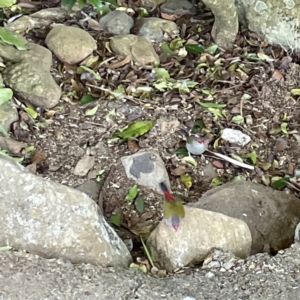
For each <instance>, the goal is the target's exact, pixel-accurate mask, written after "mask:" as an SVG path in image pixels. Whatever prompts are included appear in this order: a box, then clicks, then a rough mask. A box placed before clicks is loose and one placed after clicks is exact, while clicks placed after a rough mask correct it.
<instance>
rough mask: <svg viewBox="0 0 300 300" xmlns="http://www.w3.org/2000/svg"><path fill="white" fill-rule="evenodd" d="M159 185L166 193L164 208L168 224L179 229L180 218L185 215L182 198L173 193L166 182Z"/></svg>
mask: <svg viewBox="0 0 300 300" xmlns="http://www.w3.org/2000/svg"><path fill="white" fill-rule="evenodd" d="M159 185H160V188H161V190H162V191H163V193H164V195H165V201H164V208H163V214H164V219H165V221H166V223H167V225H168V226H172V227H173V228H174V229H175V230H176V231H177V230H178V228H179V225H180V220H181V219H183V218H184V216H185V212H184V207H183V205H182V202H181V200H180V199H179V198H177V197H174V196H173V195H172V194H171V192H170V191H169V189H168V188H167V186H166V184H165V183H164V182H161V183H160V184H159Z"/></svg>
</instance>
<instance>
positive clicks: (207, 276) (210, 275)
mask: <svg viewBox="0 0 300 300" xmlns="http://www.w3.org/2000/svg"><path fill="white" fill-rule="evenodd" d="M205 277H206V278H213V277H215V273H213V272H208V273H206V274H205Z"/></svg>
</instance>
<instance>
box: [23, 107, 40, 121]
mask: <svg viewBox="0 0 300 300" xmlns="http://www.w3.org/2000/svg"><path fill="white" fill-rule="evenodd" d="M25 111H26V112H27V113H28V114H29V115H30V116H31V117H32V118H33V119H36V118H37V116H38V113H37V112H36V110H35V109H34V108H33V107H25Z"/></svg>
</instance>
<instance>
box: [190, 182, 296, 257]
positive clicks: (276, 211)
mask: <svg viewBox="0 0 300 300" xmlns="http://www.w3.org/2000/svg"><path fill="white" fill-rule="evenodd" d="M189 206H192V207H198V208H202V209H206V210H210V211H214V212H219V213H222V214H225V215H227V216H230V217H233V218H238V219H240V220H243V221H244V222H246V223H247V224H248V226H249V229H250V231H251V235H252V248H251V254H255V253H259V252H270V251H278V250H281V249H284V248H286V247H289V245H291V244H292V243H293V241H294V234H295V228H296V226H297V224H298V223H299V222H300V201H299V199H298V198H297V197H295V196H292V195H289V194H286V193H284V192H280V191H277V190H274V189H272V188H269V187H265V186H263V185H260V184H256V183H253V182H250V181H246V182H244V181H241V182H234V183H227V184H225V185H222V186H219V187H216V188H214V189H212V190H210V191H208V192H207V193H205V194H204V195H203V196H202V197H201V199H200V200H199V201H198V202H196V203H193V204H189Z"/></svg>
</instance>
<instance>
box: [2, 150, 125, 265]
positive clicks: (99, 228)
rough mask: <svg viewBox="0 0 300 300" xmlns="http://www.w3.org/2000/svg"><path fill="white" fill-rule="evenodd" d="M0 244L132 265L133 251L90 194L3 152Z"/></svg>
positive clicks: (76, 259) (82, 259)
mask: <svg viewBox="0 0 300 300" xmlns="http://www.w3.org/2000/svg"><path fill="white" fill-rule="evenodd" d="M0 170H1V173H0V191H1V193H0V227H1V232H0V245H1V246H2V245H10V246H12V247H14V248H17V249H24V250H27V251H29V252H32V253H35V254H38V255H41V256H43V257H47V258H52V257H54V258H64V259H68V260H70V261H71V262H73V263H81V262H89V263H92V264H96V265H101V266H108V265H115V266H123V267H127V266H128V264H129V262H130V261H131V257H130V254H129V252H128V250H127V248H126V246H125V245H124V243H123V242H122V241H121V240H120V239H119V237H118V236H117V234H116V233H115V232H114V230H113V229H112V228H111V227H110V226H109V225H108V224H107V223H106V221H105V219H104V218H103V216H101V215H99V210H98V206H97V205H96V203H95V202H94V201H93V200H91V199H90V198H89V197H88V196H87V195H86V194H84V193H81V192H79V191H76V190H75V189H72V188H69V187H66V186H63V185H61V184H57V183H54V182H51V181H49V180H45V179H43V178H40V177H38V176H35V175H33V174H32V173H30V172H29V171H28V170H26V169H25V168H24V167H22V166H20V165H18V164H17V163H15V162H14V161H13V160H12V159H10V158H7V157H4V156H2V155H1V156H0Z"/></svg>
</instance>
